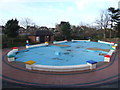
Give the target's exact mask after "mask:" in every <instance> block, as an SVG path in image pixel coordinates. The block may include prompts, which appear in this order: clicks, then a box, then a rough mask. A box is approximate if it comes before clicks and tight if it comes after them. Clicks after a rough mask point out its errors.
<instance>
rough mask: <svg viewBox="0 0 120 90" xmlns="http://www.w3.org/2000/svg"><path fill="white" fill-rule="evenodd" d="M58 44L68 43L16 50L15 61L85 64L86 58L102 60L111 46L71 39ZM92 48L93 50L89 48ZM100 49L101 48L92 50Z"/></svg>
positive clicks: (62, 64) (66, 64) (68, 64)
mask: <svg viewBox="0 0 120 90" xmlns="http://www.w3.org/2000/svg"><path fill="white" fill-rule="evenodd" d="M60 45H68V46H65V47H62V46H55V45H48V46H40V47H34V48H28V49H25V50H21V51H18V53H17V54H16V55H15V58H16V61H21V62H26V61H29V60H33V61H36V63H35V64H38V65H48V66H71V65H81V64H86V61H88V60H94V61H96V62H100V61H104V56H103V55H100V53H101V54H108V52H107V51H102V50H107V49H110V48H111V45H110V44H103V43H98V42H88V41H73V42H72V41H71V42H65V43H60ZM89 48H92V49H93V50H91V49H89ZM95 48H97V49H102V50H94V49H95Z"/></svg>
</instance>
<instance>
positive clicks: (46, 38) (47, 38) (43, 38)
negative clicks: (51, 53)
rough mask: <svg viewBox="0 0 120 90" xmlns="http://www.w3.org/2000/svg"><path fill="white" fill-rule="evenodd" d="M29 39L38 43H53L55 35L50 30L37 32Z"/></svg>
mask: <svg viewBox="0 0 120 90" xmlns="http://www.w3.org/2000/svg"><path fill="white" fill-rule="evenodd" d="M28 38H29V39H31V40H32V41H34V42H38V43H44V42H52V41H53V40H54V34H53V33H52V32H51V31H49V30H36V31H35V32H33V33H32V34H31V35H29V36H28Z"/></svg>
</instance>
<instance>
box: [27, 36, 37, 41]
mask: <svg viewBox="0 0 120 90" xmlns="http://www.w3.org/2000/svg"><path fill="white" fill-rule="evenodd" d="M28 38H29V39H31V40H32V41H34V42H36V37H35V36H28Z"/></svg>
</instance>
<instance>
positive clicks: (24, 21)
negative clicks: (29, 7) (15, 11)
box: [20, 18, 35, 28]
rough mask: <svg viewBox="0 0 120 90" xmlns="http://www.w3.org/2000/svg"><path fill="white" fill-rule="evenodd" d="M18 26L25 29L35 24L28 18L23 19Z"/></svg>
mask: <svg viewBox="0 0 120 90" xmlns="http://www.w3.org/2000/svg"><path fill="white" fill-rule="evenodd" d="M20 24H21V25H22V26H24V27H25V28H27V27H28V26H35V23H33V21H32V20H31V19H29V18H23V19H22V20H21V22H20Z"/></svg>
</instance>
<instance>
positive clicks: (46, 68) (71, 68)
mask: <svg viewBox="0 0 120 90" xmlns="http://www.w3.org/2000/svg"><path fill="white" fill-rule="evenodd" d="M73 41H84V40H73ZM85 41H86V42H90V40H85ZM57 43H59V44H63V43H65V44H67V43H69V42H67V41H60V42H57ZM107 44H108V43H107ZM109 44H110V43H109ZM47 45H48V44H37V45H30V47H29V48H31V49H32V48H36V47H39V46H41V47H44V46H45V47H46V46H47ZM53 47H54V46H53ZM62 48H64V47H62ZM27 50H29V49H26V50H22V51H26V52H27ZM19 52H21V51H19ZM31 56H32V55H31ZM48 57H49V56H48ZM88 57H89V56H88ZM36 58H37V57H36ZM28 60H31V58H29V59H28ZM28 60H27V61H28ZM89 60H90V59H89ZM29 66H30V67H31V69H33V70H44V71H77V70H88V69H90V67H91V66H92V65H90V64H86V63H85V64H82V65H79V64H78V63H77V62H76V65H70V66H66V65H63V66H55V65H54V66H50V65H42V64H41V65H40V64H39V65H38V64H36V63H35V64H33V65H29Z"/></svg>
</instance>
